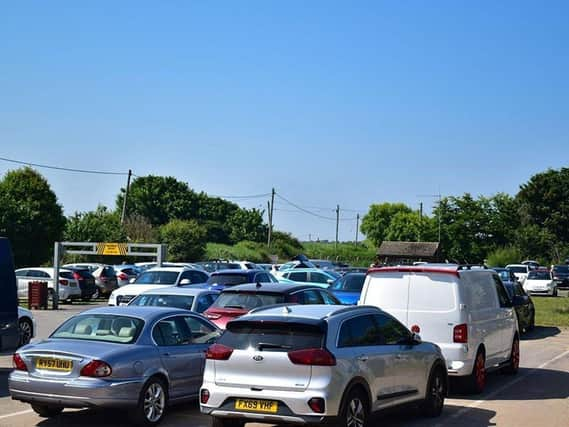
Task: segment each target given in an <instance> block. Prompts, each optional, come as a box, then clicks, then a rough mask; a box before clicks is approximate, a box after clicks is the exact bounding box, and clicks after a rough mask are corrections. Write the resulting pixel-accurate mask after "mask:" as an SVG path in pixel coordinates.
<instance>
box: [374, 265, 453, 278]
mask: <svg viewBox="0 0 569 427" xmlns="http://www.w3.org/2000/svg"><path fill="white" fill-rule="evenodd" d="M371 273H434V274H450V275H451V276H456V277H460V276H459V274H458V269H457V268H456V267H455V268H440V267H438V268H437V267H422V266H409V267H406V266H399V267H376V268H370V269H369V270H368V271H367V274H368V275H369V274H371Z"/></svg>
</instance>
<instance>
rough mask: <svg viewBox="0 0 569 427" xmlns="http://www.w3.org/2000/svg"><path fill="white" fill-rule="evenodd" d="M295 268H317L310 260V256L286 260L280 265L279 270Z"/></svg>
mask: <svg viewBox="0 0 569 427" xmlns="http://www.w3.org/2000/svg"><path fill="white" fill-rule="evenodd" d="M294 268H316V266H315V265H314V264H313V263H312V262H310V260H309V259H308V258H306V259H302V260H293V261H289V262H285V263H284V264H281V265H280V266H279V269H278V271H286V270H292V269H294Z"/></svg>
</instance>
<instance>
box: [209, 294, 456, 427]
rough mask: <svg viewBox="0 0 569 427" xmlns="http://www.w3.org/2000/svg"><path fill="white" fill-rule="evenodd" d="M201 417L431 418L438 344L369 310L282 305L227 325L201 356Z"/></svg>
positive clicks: (437, 400) (230, 426) (441, 383)
mask: <svg viewBox="0 0 569 427" xmlns="http://www.w3.org/2000/svg"><path fill="white" fill-rule="evenodd" d="M206 359H207V360H206V367H205V371H204V382H203V385H202V388H201V391H200V409H201V412H202V413H205V414H209V415H211V416H212V417H213V419H212V425H213V426H214V427H242V426H243V425H244V424H245V422H250V421H254V422H260V423H271V424H273V423H274V424H283V423H294V424H310V425H313V424H321V423H326V422H332V423H335V425H338V426H348V427H365V426H366V425H369V423H368V421H369V416H370V414H371V413H372V412H375V411H378V410H382V409H386V408H391V407H393V406H397V405H400V404H407V403H417V404H419V405H420V406H421V407H422V410H423V412H424V414H425V415H427V416H438V415H439V414H440V413H441V411H442V408H443V404H444V399H445V396H446V390H447V369H446V364H445V360H444V357H443V355H442V353H441V350H440V348H439V347H438V346H437V345H435V344H432V343H427V342H421V340H420V338H419V337H418V336H417V335H416V334H412V333H411V332H410V331H409V330H408V329H407V328H405V326H403V325H402V324H401V323H400V322H399V321H397V319H395V318H394V317H393V316H391V315H389V314H387V313H385V312H384V311H382V310H380V309H378V308H377V307H369V306H350V307H346V306H333V305H281V306H271V307H268V308H260V309H256V310H253V311H252V312H250V313H249V314H247V315H245V316H243V317H241V318H239V319H237V320H233V321H231V322H229V323H228V324H227V329H226V331H225V332H224V333H223V335H222V336H221V337H220V338H219V340H218V341H217V343H215V344H213V345H212V346H211V347H210V348H209V349H208V352H207V355H206Z"/></svg>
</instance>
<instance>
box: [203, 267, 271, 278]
mask: <svg viewBox="0 0 569 427" xmlns="http://www.w3.org/2000/svg"><path fill="white" fill-rule="evenodd" d="M266 272H267V270H263V269H262V268H252V269H250V270H248V269H244V268H240V269H237V268H236V269H225V270H217V271H214V272H212V273H211V275H212V276H217V275H219V274H235V275H241V276H242V275H243V274H255V273H266Z"/></svg>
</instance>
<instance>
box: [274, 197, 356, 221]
mask: <svg viewBox="0 0 569 427" xmlns="http://www.w3.org/2000/svg"><path fill="white" fill-rule="evenodd" d="M275 195H276V196H277V197H278V198H279V199H281V200H283V201H284V202H286V203H288V204H289V205H291V206H292V207H294V208H296V209H297V210H299V211H301V212H304V213H306V214H308V215H312V216H314V217H316V218H320V219H325V220H328V221H336V220H337V218H333V217H329V216H324V215H320V214H318V213H316V212H312V211H310V210H308V209H306V208H304V207H302V206H300V205H297V204H296V203H294V202H292V201H290V200H289V199H287V198H286V197H284V196H282V195H281V194H279V193H275ZM275 210H279V211H282V212H291V211H290V210H285V209H278V208H275ZM334 212H335V210H334ZM356 220H357V217H353V218H340V221H356Z"/></svg>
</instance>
